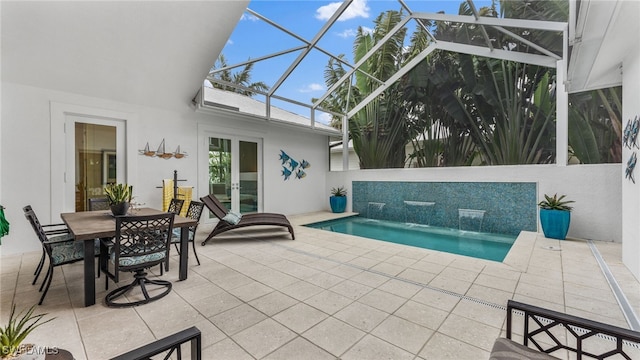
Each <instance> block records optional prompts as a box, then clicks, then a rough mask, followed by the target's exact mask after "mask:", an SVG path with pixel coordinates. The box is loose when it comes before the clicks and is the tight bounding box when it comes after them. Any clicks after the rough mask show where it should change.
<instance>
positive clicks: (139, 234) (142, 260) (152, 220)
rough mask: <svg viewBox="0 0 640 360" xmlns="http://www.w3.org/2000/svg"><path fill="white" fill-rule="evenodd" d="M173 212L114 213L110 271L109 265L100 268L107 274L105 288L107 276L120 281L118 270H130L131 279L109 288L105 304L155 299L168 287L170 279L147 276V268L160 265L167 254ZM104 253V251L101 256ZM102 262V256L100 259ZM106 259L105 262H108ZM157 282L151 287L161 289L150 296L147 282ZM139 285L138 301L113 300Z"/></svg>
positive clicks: (132, 302)
mask: <svg viewBox="0 0 640 360" xmlns="http://www.w3.org/2000/svg"><path fill="white" fill-rule="evenodd" d="M173 219H174V214H173V213H169V212H168V213H163V214H158V215H144V216H118V217H116V237H115V239H114V244H113V252H112V253H111V254H110V255H108V257H109V261H108V263H111V264H112V265H113V268H114V269H113V270H114V271H113V273H111V272H110V271H109V268H108V266H107V267H106V268H105V269H103V270H104V271H105V273H106V274H107V276H106V284H105V288H106V289H108V288H109V279H112V280H113V281H114V282H116V283H117V282H119V280H120V277H119V273H120V272H121V271H129V272H133V273H135V274H134V280H133V282H131V283H130V284H128V285H125V286H122V287H119V288H117V289H115V290H113V291H111V292H109V293H108V294H107V296H106V298H105V302H106V304H107V306H110V307H127V306H137V305H142V304H146V303H149V302H151V301H154V300H158V299H160V298H162V297H164V296H166V295H167V294H169V292H170V291H171V286H172V285H171V282H169V281H165V280H156V279H148V278H147V273H146V272H145V270H146V269H149V268H151V267H153V266H156V265H162V264H163V263H164V262H165V261H166V258H167V257H168V256H169V241H170V239H171V232H172V230H173ZM104 256H105V255H103V257H104ZM101 263H102V260H101ZM108 263H107V265H108ZM148 284H152V285H158V286H157V287H154V289H153V291H156V290H162V288H165V289H164V290H163V291H161V292H160V293H159V294H157V295H153V296H150V295H149V290H148V289H147V285H148ZM137 286H140V288H141V290H142V295H143V296H144V298H143V299H142V300H137V301H135V300H134V301H128V302H116V299H118V298H120V297H121V296H123V295H125V294H128V293H129V292H130V291H131V290H133V289H134V288H135V287H137Z"/></svg>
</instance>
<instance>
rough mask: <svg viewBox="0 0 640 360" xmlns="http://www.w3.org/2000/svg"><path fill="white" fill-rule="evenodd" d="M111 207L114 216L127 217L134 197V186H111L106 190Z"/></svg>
mask: <svg viewBox="0 0 640 360" xmlns="http://www.w3.org/2000/svg"><path fill="white" fill-rule="evenodd" d="M104 193H105V194H106V195H107V199H108V200H109V206H110V207H111V212H112V213H113V215H114V216H119V215H126V214H127V211H129V205H130V204H131V199H132V197H133V186H131V185H127V184H109V185H107V186H106V187H105V188H104Z"/></svg>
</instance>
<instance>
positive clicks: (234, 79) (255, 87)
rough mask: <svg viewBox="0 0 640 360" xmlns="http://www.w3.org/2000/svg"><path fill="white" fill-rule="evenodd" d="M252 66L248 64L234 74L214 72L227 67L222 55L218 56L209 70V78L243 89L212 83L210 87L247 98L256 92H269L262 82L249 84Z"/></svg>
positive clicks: (226, 70)
mask: <svg viewBox="0 0 640 360" xmlns="http://www.w3.org/2000/svg"><path fill="white" fill-rule="evenodd" d="M253 65H254V63H249V64H247V65H246V66H245V67H244V68H243V69H242V70H240V71H237V72H235V73H232V72H231V70H230V69H225V70H222V71H214V70H216V69H221V68H226V67H227V66H228V64H227V60H226V59H225V57H224V54H220V56H218V60H216V64H215V65H214V66H213V68H211V71H210V72H209V76H210V77H212V78H214V79H217V80H222V81H224V82H226V83H231V84H235V85H240V86H242V87H243V88H238V87H234V86H231V85H226V84H219V83H216V82H213V81H211V86H213V87H214V88H216V89H221V90H225V91H232V92H235V93H238V94H241V95H244V96H249V97H251V96H254V95H255V94H256V91H260V92H265V91H267V90H269V86H267V84H265V83H264V82H262V81H259V82H251V70H253ZM247 89H250V90H247Z"/></svg>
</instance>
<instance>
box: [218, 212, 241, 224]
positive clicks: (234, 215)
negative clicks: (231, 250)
mask: <svg viewBox="0 0 640 360" xmlns="http://www.w3.org/2000/svg"><path fill="white" fill-rule="evenodd" d="M240 219H242V214H240V213H238V212H235V211H229V212H228V213H227V215H225V216H224V217H223V218H222V220H223V221H226V222H228V223H229V224H231V225H236V224H237V223H239V222H240Z"/></svg>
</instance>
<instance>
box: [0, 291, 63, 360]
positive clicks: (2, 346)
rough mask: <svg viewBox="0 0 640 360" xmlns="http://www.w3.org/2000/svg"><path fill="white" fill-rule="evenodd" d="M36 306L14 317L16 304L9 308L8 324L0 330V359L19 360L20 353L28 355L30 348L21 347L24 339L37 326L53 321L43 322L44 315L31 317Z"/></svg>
mask: <svg viewBox="0 0 640 360" xmlns="http://www.w3.org/2000/svg"><path fill="white" fill-rule="evenodd" d="M35 308H36V306H35V305H33V306H32V307H31V308H30V309H29V310H27V311H26V312H25V311H21V312H20V313H18V314H17V315H16V304H13V305H12V307H11V314H10V315H9V322H8V323H7V324H6V325H5V326H4V327H2V328H0V358H2V359H12V358H13V359H19V358H20V354H21V353H25V352H26V353H28V351H29V349H30V348H31V346H25V345H21V344H22V342H23V341H24V339H25V338H26V337H27V335H29V334H30V333H31V332H32V331H33V330H35V329H36V328H37V327H38V326H40V325H43V324H46V323H48V322H49V321H51V320H53V319H48V320H44V321H43V318H44V316H45V315H46V314H37V315H33V311H34V310H35Z"/></svg>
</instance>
